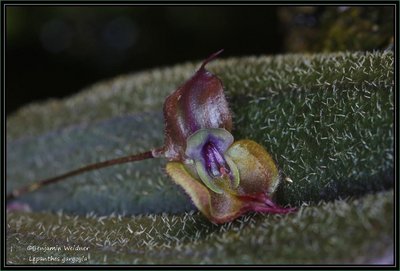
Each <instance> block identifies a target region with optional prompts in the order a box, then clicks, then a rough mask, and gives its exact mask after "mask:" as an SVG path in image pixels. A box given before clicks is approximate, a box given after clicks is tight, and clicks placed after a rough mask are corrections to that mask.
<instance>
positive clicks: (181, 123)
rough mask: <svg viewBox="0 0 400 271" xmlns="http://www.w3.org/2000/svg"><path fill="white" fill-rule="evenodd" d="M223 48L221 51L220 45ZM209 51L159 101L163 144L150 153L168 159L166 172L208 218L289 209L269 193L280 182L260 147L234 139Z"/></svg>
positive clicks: (220, 219) (220, 220)
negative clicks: (211, 69) (210, 68)
mask: <svg viewBox="0 0 400 271" xmlns="http://www.w3.org/2000/svg"><path fill="white" fill-rule="evenodd" d="M221 51H222V50H221ZM221 51H219V52H217V53H215V54H213V55H211V56H210V57H209V58H208V59H207V60H205V61H204V62H203V64H202V65H201V67H200V69H199V70H198V71H197V72H196V73H195V74H194V75H193V76H192V78H190V79H189V80H188V81H187V82H186V83H184V84H183V85H182V86H181V87H179V88H178V89H177V90H176V91H175V92H174V93H172V94H171V95H170V96H168V97H167V99H166V101H165V103H164V118H165V125H166V127H165V146H164V148H162V149H159V150H158V153H155V155H156V156H158V157H160V156H163V157H165V158H167V159H168V160H169V161H170V162H169V163H168V164H167V168H166V169H167V173H168V174H169V175H170V176H171V177H172V179H173V180H174V182H175V183H177V184H178V185H180V186H181V187H182V188H183V189H184V190H185V192H186V193H187V194H188V195H189V196H190V198H191V199H192V201H193V203H194V204H195V205H196V207H197V208H198V209H199V210H200V211H201V212H202V213H203V214H204V215H205V216H206V217H207V218H208V219H209V220H211V221H213V222H215V223H224V222H228V221H231V220H233V219H235V218H237V217H239V216H240V215H242V214H244V213H246V212H249V211H258V212H266V213H288V212H292V211H294V210H295V209H294V208H283V207H279V206H278V205H276V204H275V203H274V202H273V201H272V200H271V196H272V194H273V192H274V191H275V189H276V187H277V185H278V184H279V181H280V175H279V171H278V168H277V166H276V165H275V163H274V161H273V159H272V158H271V156H270V155H269V154H268V153H267V151H265V149H264V148H263V147H262V146H261V145H259V144H257V143H256V142H254V141H251V140H240V141H237V142H234V139H233V136H232V135H231V133H230V131H231V128H232V117H231V113H230V111H229V107H228V102H227V101H226V98H225V95H224V89H223V85H222V82H221V81H220V80H219V79H218V78H217V77H216V76H215V75H213V74H212V73H210V72H209V71H207V70H206V69H205V65H206V64H207V63H208V62H209V61H211V60H212V59H214V58H215V57H216V56H217V55H218V54H219V53H220V52H221Z"/></svg>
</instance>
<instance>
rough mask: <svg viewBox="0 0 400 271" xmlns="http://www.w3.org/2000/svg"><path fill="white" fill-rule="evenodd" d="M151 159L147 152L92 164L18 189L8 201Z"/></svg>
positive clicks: (151, 155)
mask: <svg viewBox="0 0 400 271" xmlns="http://www.w3.org/2000/svg"><path fill="white" fill-rule="evenodd" d="M150 158H154V155H153V151H147V152H144V153H139V154H135V155H129V156H124V157H119V158H116V159H111V160H107V161H103V162H99V163H95V164H90V165H87V166H84V167H81V168H78V169H75V170H72V171H69V172H66V173H64V174H61V175H58V176H55V177H52V178H49V179H44V180H40V181H37V182H34V183H32V184H29V185H27V186H23V187H21V188H17V189H15V190H14V191H12V192H11V193H10V194H8V195H7V197H6V200H7V202H9V201H11V200H13V199H15V198H17V197H20V196H22V195H24V194H26V193H30V192H33V191H36V190H37V189H39V188H41V187H44V186H47V185H49V184H53V183H57V182H59V181H61V180H64V179H66V178H69V177H72V176H75V175H78V174H81V173H84V172H87V171H92V170H96V169H100V168H105V167H109V166H113V165H117V164H124V163H129V162H135V161H141V160H145V159H150Z"/></svg>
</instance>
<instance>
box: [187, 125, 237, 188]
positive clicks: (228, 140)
mask: <svg viewBox="0 0 400 271" xmlns="http://www.w3.org/2000/svg"><path fill="white" fill-rule="evenodd" d="M232 143H233V136H232V135H231V134H230V133H229V132H228V131H226V130H225V129H222V128H209V129H200V130H198V131H197V132H195V133H194V134H192V135H191V136H190V137H189V138H188V141H187V148H186V151H185V154H186V156H187V157H188V158H189V159H190V160H193V161H194V164H195V167H196V171H197V175H198V176H199V177H200V179H201V180H202V181H203V183H204V184H205V185H206V186H207V187H208V188H210V189H211V190H212V191H214V192H215V193H218V194H222V193H223V192H224V191H225V190H226V189H227V187H229V186H230V187H232V188H236V187H237V186H238V185H239V181H240V176H239V172H238V170H237V167H236V165H235V164H234V163H233V161H232V160H231V159H230V158H229V157H228V156H225V152H226V151H227V150H228V148H229V147H230V146H231V145H232Z"/></svg>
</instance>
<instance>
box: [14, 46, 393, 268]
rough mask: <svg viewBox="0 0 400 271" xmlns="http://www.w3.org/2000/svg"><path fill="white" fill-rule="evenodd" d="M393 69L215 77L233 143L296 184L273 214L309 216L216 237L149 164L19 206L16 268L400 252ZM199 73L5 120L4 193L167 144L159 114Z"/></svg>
mask: <svg viewBox="0 0 400 271" xmlns="http://www.w3.org/2000/svg"><path fill="white" fill-rule="evenodd" d="M393 60H394V59H393V54H392V53H388V52H375V53H337V54H317V55H286V56H276V57H247V58H232V59H226V60H219V61H216V62H215V63H211V64H210V65H209V69H210V70H211V71H213V72H214V73H215V74H216V75H218V76H219V77H220V78H221V79H222V81H223V83H224V85H225V89H226V93H227V96H228V99H229V101H230V105H231V109H232V111H233V113H234V116H233V117H234V125H235V129H234V131H233V134H234V136H235V139H236V140H238V139H243V138H248V139H252V140H255V141H256V142H258V143H260V144H262V145H264V146H265V147H266V149H267V150H268V152H269V153H270V154H271V155H272V157H274V159H275V160H276V161H277V164H278V165H279V166H280V167H281V168H282V170H283V171H284V173H285V174H286V175H288V176H290V177H291V179H293V181H294V183H293V184H289V183H286V182H285V183H282V184H281V185H280V187H279V188H278V193H277V196H278V202H280V203H281V204H285V203H292V204H296V205H300V204H302V203H303V202H308V203H309V204H310V205H311V206H310V207H302V208H301V209H300V211H299V212H298V213H297V214H292V215H288V216H279V215H278V216H264V215H256V214H250V215H248V216H245V217H242V218H241V219H239V220H237V221H234V222H232V223H228V224H226V225H223V226H216V225H213V224H211V223H209V222H208V221H206V220H205V218H203V217H202V216H201V215H199V214H198V212H195V211H193V210H194V207H193V205H192V204H191V202H190V200H189V198H188V197H187V196H186V195H185V194H184V193H183V191H182V190H181V189H180V188H178V187H177V186H175V185H174V184H173V182H172V181H171V180H169V179H168V177H167V176H166V174H165V172H164V170H163V167H164V165H165V162H164V161H161V160H157V159H153V160H148V161H143V162H138V163H133V164H126V165H119V166H114V167H111V168H106V169H102V170H99V171H95V172H91V173H86V174H83V175H80V176H76V177H74V178H71V179H70V180H68V181H65V182H62V183H59V184H55V185H52V186H49V187H47V188H45V189H42V190H40V191H37V192H34V193H32V194H31V195H27V196H24V197H22V198H21V199H20V201H21V202H25V203H28V204H29V205H30V206H31V207H32V209H33V211H34V212H33V213H9V215H8V216H7V223H8V226H9V227H8V229H7V230H8V235H7V237H8V240H9V242H7V245H8V248H7V250H8V254H7V255H8V258H7V261H9V262H13V263H28V264H29V263H30V262H29V260H28V259H29V256H35V255H36V256H39V255H45V254H43V253H42V254H41V253H36V252H32V251H27V250H26V248H27V246H28V245H37V246H45V245H48V246H55V245H57V244H59V245H64V244H79V245H82V246H89V247H90V259H89V260H88V261H86V262H85V263H161V264H162V263H259V264H268V263H354V262H355V263H368V262H370V261H375V260H376V261H377V260H379V259H381V260H382V258H381V257H382V256H385V255H386V254H387V253H390V251H391V249H392V247H393V228H392V220H393V217H392V211H393V199H392V196H393V195H392V193H391V192H386V193H377V192H378V191H382V190H390V189H391V188H393V178H394V177H393V121H394V119H393V113H394V101H393V96H394V95H393V89H394V82H393ZM197 66H198V65H194V64H190V63H189V64H185V65H180V66H176V67H172V68H165V69H161V70H153V71H148V72H143V73H139V74H133V75H126V76H121V77H118V78H115V79H113V80H110V81H107V82H101V83H98V84H96V85H94V86H92V87H90V88H88V89H86V90H83V91H82V92H81V93H80V94H78V95H76V96H73V97H69V98H67V99H64V100H59V101H54V100H51V101H47V102H43V103H40V104H32V105H29V106H27V107H24V108H23V109H21V110H20V111H18V112H17V113H15V114H14V115H12V116H10V117H9V118H8V119H7V188H8V189H10V190H11V189H12V188H16V187H20V186H21V185H23V184H27V183H30V182H32V181H34V180H37V179H41V178H46V177H51V176H54V175H57V174H61V173H63V172H65V171H68V170H71V169H75V168H76V167H79V166H83V165H85V164H89V163H93V162H97V161H101V160H105V159H112V158H116V157H119V156H124V155H128V154H134V153H138V152H141V151H145V150H148V149H150V148H152V147H159V146H161V145H162V143H163V119H162V113H161V109H162V103H163V101H164V99H165V97H166V96H167V95H168V94H169V93H171V92H172V91H173V90H175V89H176V88H177V87H178V86H179V85H181V84H182V83H183V82H184V81H185V80H186V79H187V78H189V77H190V76H191V74H192V73H193V72H194V71H195V70H196V67H197ZM369 194H374V195H369ZM348 197H352V198H353V199H349V198H348ZM354 197H362V198H360V199H358V200H357V199H354ZM343 198H347V199H346V200H336V201H333V200H335V199H343ZM318 202H320V203H318ZM58 210H63V212H64V214H63V215H56V214H55V213H54V212H55V211H58ZM186 211H189V212H186ZM88 213H90V214H91V215H86V214H88ZM161 213H163V214H161ZM111 214H121V215H128V216H127V217H121V218H120V219H118V218H116V216H115V215H114V216H113V215H111ZM70 215H78V216H76V217H75V218H71V217H70ZM102 215H104V217H101V218H99V216H102ZM131 215H135V216H133V217H130V216H131ZM129 229H130V230H129ZM131 231H132V232H131ZM96 233H98V234H97V235H96ZM99 234H100V235H99ZM365 236H368V238H365ZM85 238H86V239H85ZM61 254H62V253H60V255H61ZM64 254H65V253H64ZM72 254H74V253H72ZM72 254H71V255H72ZM75 254H76V253H75ZM75 254H74V255H75ZM52 255H54V254H52ZM389 255H390V254H389ZM61 256H62V255H61ZM383 260H385V261H387V260H388V259H387V258H384V259H383ZM389 260H390V259H389Z"/></svg>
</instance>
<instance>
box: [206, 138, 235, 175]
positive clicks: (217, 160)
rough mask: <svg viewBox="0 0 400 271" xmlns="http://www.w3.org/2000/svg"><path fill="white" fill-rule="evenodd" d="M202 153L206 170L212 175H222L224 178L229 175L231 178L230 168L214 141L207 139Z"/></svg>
mask: <svg viewBox="0 0 400 271" xmlns="http://www.w3.org/2000/svg"><path fill="white" fill-rule="evenodd" d="M202 153H203V159H204V160H205V165H206V168H207V171H208V173H209V174H210V175H211V176H212V177H214V178H217V177H221V176H222V177H223V178H224V177H226V176H229V178H230V179H232V176H231V174H230V173H231V170H230V168H229V166H228V164H227V163H226V161H225V158H224V157H223V155H222V154H221V153H220V152H219V150H218V149H217V148H216V146H215V145H214V143H212V142H210V141H208V142H207V143H206V144H205V145H204V147H203V150H202Z"/></svg>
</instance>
